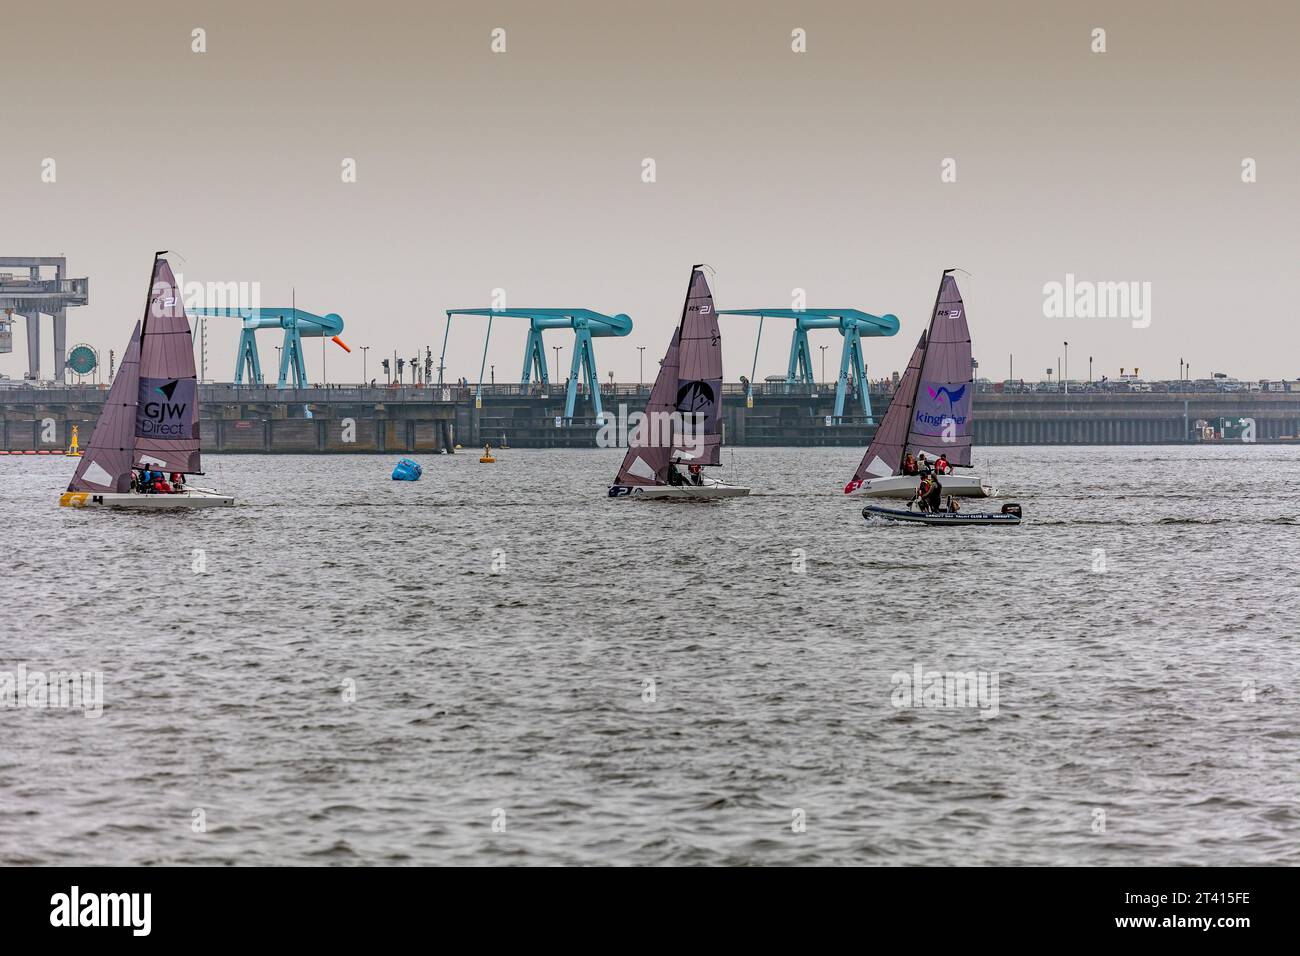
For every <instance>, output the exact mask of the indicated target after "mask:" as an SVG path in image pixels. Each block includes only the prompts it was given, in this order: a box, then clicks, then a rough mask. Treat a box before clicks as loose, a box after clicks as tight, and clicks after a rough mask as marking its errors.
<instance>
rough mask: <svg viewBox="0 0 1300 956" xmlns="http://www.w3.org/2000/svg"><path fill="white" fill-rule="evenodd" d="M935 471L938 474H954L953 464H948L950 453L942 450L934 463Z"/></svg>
mask: <svg viewBox="0 0 1300 956" xmlns="http://www.w3.org/2000/svg"><path fill="white" fill-rule="evenodd" d="M934 471H935V474H937V475H950V474H952V465H950V464H948V453H947V452H940V453H939V457H938V459H936V460H935V463H934Z"/></svg>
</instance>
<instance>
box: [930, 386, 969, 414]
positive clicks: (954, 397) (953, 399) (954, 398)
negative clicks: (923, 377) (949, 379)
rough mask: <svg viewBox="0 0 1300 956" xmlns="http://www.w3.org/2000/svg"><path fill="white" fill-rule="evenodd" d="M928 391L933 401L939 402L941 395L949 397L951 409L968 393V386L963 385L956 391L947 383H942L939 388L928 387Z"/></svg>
mask: <svg viewBox="0 0 1300 956" xmlns="http://www.w3.org/2000/svg"><path fill="white" fill-rule="evenodd" d="M926 391H928V392H929V393H930V401H932V402H937V401H938V400H939V396H940V395H943V396H946V397H947V399H948V408H949V410H951V409H952V407H953V406H954V405H956V404H957V403H958V402H960V401H961V399H962V396H963V395H965V394H966V386H965V385H963V386H962V387H961V388H959V389H957V391H955V392H954V391H953V390H952V389H950V388H949V387H948V386H947V385H940V386H939V387H938V388H933V387H931V388H927V389H926Z"/></svg>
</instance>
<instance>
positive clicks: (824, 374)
mask: <svg viewBox="0 0 1300 956" xmlns="http://www.w3.org/2000/svg"><path fill="white" fill-rule="evenodd" d="M817 347H818V348H819V349H821V350H822V384H823V385H825V384H826V346H824V345H819V346H817Z"/></svg>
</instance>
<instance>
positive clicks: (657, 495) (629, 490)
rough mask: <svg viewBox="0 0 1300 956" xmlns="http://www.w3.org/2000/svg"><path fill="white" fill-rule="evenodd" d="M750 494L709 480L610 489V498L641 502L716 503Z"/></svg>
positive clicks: (620, 486)
mask: <svg viewBox="0 0 1300 956" xmlns="http://www.w3.org/2000/svg"><path fill="white" fill-rule="evenodd" d="M748 494H749V489H748V488H743V487H741V486H740V485H728V484H725V483H724V482H721V481H714V480H712V479H709V478H706V479H705V480H704V484H703V485H612V486H611V487H610V489H609V496H610V497H611V498H614V499H616V500H618V499H623V500H631V499H635V500H640V501H716V500H719V499H722V498H743V497H745V496H746V495H748Z"/></svg>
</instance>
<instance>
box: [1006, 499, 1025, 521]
mask: <svg viewBox="0 0 1300 956" xmlns="http://www.w3.org/2000/svg"><path fill="white" fill-rule="evenodd" d="M1002 513H1003V514H1004V515H1015V516H1016V517H1017V518H1019V517H1020V516H1021V515H1020V505H1018V504H1015V503H1014V502H1010V501H1008V502H1007V503H1006V504H1004V505H1003V506H1002Z"/></svg>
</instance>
